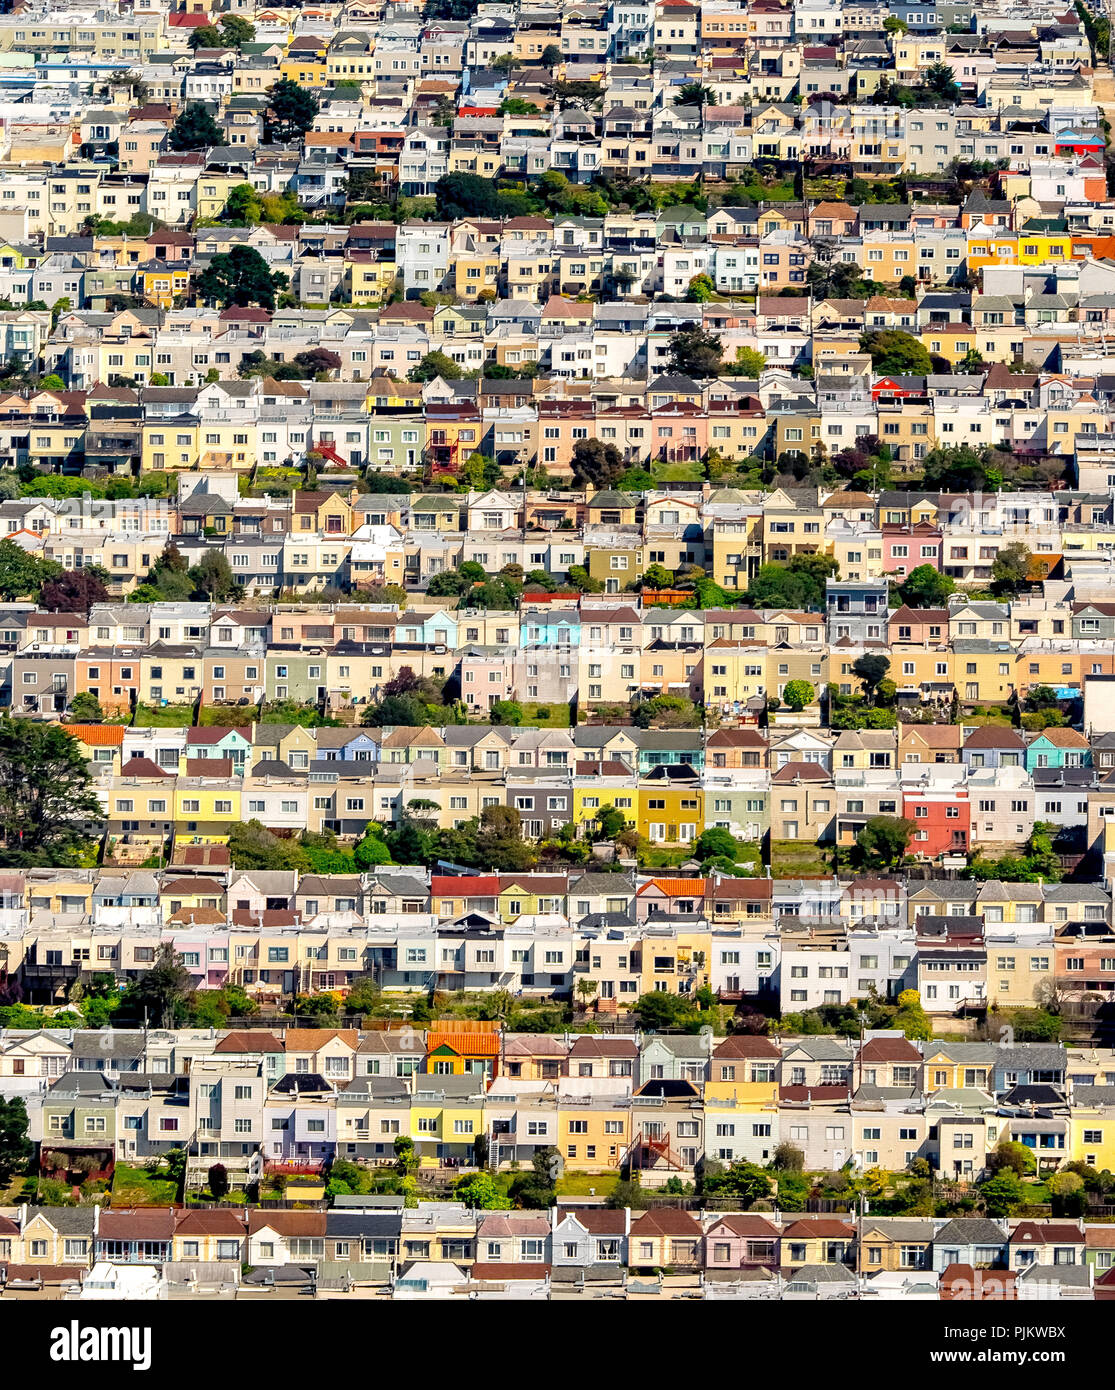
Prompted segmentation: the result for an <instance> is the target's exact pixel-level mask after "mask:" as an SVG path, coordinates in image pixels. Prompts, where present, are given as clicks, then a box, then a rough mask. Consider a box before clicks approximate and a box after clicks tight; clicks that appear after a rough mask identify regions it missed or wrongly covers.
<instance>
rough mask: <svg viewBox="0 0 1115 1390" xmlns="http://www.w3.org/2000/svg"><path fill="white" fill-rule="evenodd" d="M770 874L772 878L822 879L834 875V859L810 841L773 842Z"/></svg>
mask: <svg viewBox="0 0 1115 1390" xmlns="http://www.w3.org/2000/svg"><path fill="white" fill-rule="evenodd" d="M770 872H771V877H772V878H821V877H825V876H827V875H828V874H831V873H832V859H831V856H830V855H829V854H828V853H827V851H825V850H823V849H821V848H820V846H818V845H815V844H813V843H811V842H810V841H809V840H772V841H771V845H770Z"/></svg>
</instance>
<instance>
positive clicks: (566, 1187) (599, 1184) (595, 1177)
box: [557, 1173, 619, 1197]
mask: <svg viewBox="0 0 1115 1390" xmlns="http://www.w3.org/2000/svg"><path fill="white" fill-rule="evenodd" d="M617 1182H619V1174H618V1173H563V1174H562V1176H561V1177H560V1178H558V1180H557V1194H558V1196H559V1197H591V1196H593V1195H594V1194H595V1196H597V1197H607V1196H608V1195H609V1194H610V1193H611V1190H612V1188H613V1187H615V1185H616V1183H617ZM590 1188H591V1189H592V1191H590V1190H589V1189H590Z"/></svg>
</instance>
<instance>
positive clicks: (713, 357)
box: [669, 328, 724, 381]
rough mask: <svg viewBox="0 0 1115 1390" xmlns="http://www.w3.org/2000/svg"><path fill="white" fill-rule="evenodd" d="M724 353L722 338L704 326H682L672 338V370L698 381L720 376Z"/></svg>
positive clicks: (670, 347) (670, 350)
mask: <svg viewBox="0 0 1115 1390" xmlns="http://www.w3.org/2000/svg"><path fill="white" fill-rule="evenodd" d="M723 355H724V346H723V343H722V342H721V340H720V339H719V338H718V337H716V335H715V334H713V333H706V332H705V330H704V329H703V328H682V329H680V330H679V331H678V332H677V333H675V334H674V336H673V337H672V338H671V339H670V345H669V367H670V370H671V371H672V372H680V373H681V374H682V376H690V377H693V378H694V379H695V380H698V381H700V380H702V379H705V378H708V377H714V376H719V374H720V367H721V358H722V357H723Z"/></svg>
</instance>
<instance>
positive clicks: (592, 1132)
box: [557, 1097, 631, 1169]
mask: <svg viewBox="0 0 1115 1390" xmlns="http://www.w3.org/2000/svg"><path fill="white" fill-rule="evenodd" d="M557 1131H558V1136H557V1142H558V1147H559V1149H560V1150H561V1154H562V1157H563V1158H564V1159H565V1161H566V1162H567V1163H569V1164H575V1165H576V1166H577V1167H578V1168H590V1169H591V1168H594V1167H595V1168H597V1169H607V1168H615V1167H617V1166H618V1164H619V1163H620V1161H621V1160H622V1158H623V1155H624V1154H625V1153H626V1151H627V1148H628V1146H629V1145H630V1143H631V1112H630V1110H629V1108H628V1105H627V1103H625V1102H623V1101H620V1100H617V1099H607V1098H605V1097H601V1098H599V1099H597V1100H589V1099H583V1100H570V1101H568V1102H565V1101H562V1102H560V1103H559V1106H558V1118H557Z"/></svg>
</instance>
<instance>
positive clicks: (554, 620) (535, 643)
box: [520, 608, 581, 647]
mask: <svg viewBox="0 0 1115 1390" xmlns="http://www.w3.org/2000/svg"><path fill="white" fill-rule="evenodd" d="M521 621H522V636H521V639H520V640H521V641H522V644H523V646H524V647H579V646H580V645H581V615H580V613H578V612H576V611H574V610H573V609H571V608H559V609H557V610H546V609H542V608H529V609H527V610H526V611H525V612H524V613H523V615H522V619H521Z"/></svg>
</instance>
